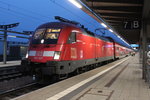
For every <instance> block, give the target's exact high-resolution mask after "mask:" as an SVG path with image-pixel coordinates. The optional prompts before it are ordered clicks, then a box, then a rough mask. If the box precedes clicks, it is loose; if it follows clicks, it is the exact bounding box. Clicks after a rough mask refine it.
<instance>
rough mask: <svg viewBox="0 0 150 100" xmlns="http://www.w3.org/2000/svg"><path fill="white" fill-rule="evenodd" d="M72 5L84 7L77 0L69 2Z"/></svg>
mask: <svg viewBox="0 0 150 100" xmlns="http://www.w3.org/2000/svg"><path fill="white" fill-rule="evenodd" d="M69 1H70V2H71V3H72V4H74V5H75V6H77V7H78V8H82V6H81V5H80V4H79V3H78V2H77V1H76V0H69Z"/></svg>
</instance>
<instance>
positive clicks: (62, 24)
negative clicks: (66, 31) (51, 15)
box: [37, 22, 77, 29]
mask: <svg viewBox="0 0 150 100" xmlns="http://www.w3.org/2000/svg"><path fill="white" fill-rule="evenodd" d="M66 26H72V27H77V26H76V25H74V24H70V23H66V22H48V23H45V24H42V25H40V26H39V27H38V28H37V29H39V28H49V27H58V28H64V27H66Z"/></svg>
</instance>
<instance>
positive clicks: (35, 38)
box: [32, 28, 46, 44]
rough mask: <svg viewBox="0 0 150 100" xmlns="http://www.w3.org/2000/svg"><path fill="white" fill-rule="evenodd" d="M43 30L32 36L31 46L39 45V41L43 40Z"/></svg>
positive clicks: (38, 30)
mask: <svg viewBox="0 0 150 100" xmlns="http://www.w3.org/2000/svg"><path fill="white" fill-rule="evenodd" d="M45 30H46V29H45V28H43V29H37V30H36V31H35V33H34V35H33V39H32V44H40V41H41V40H42V39H43V36H44V34H45Z"/></svg>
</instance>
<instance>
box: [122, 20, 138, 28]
mask: <svg viewBox="0 0 150 100" xmlns="http://www.w3.org/2000/svg"><path fill="white" fill-rule="evenodd" d="M123 24H124V25H123V28H124V29H140V28H141V21H139V20H134V21H124V23H123Z"/></svg>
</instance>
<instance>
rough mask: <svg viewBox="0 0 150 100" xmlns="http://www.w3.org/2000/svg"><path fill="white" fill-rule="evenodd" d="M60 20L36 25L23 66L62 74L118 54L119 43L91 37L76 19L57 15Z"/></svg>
mask: <svg viewBox="0 0 150 100" xmlns="http://www.w3.org/2000/svg"><path fill="white" fill-rule="evenodd" d="M56 19H58V20H60V21H61V22H50V23H46V24H43V25H41V26H39V27H38V28H37V29H36V31H35V33H34V34H33V36H32V39H31V41H30V45H29V49H28V54H27V56H26V59H24V60H22V65H25V67H27V69H29V70H31V69H32V70H34V71H36V70H37V69H40V71H41V72H42V74H45V75H52V74H57V75H65V74H68V73H71V72H74V71H76V70H78V69H80V68H83V67H85V66H91V65H94V64H98V63H99V62H103V61H108V60H114V59H115V58H116V57H119V56H120V55H119V54H118V52H119V51H115V50H118V47H115V45H117V46H119V45H118V44H115V43H114V42H113V41H111V40H110V39H107V38H104V37H97V36H94V34H93V33H92V32H89V31H86V30H85V29H84V28H81V27H79V26H78V25H77V23H76V22H72V21H69V20H66V19H64V18H61V17H56Z"/></svg>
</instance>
